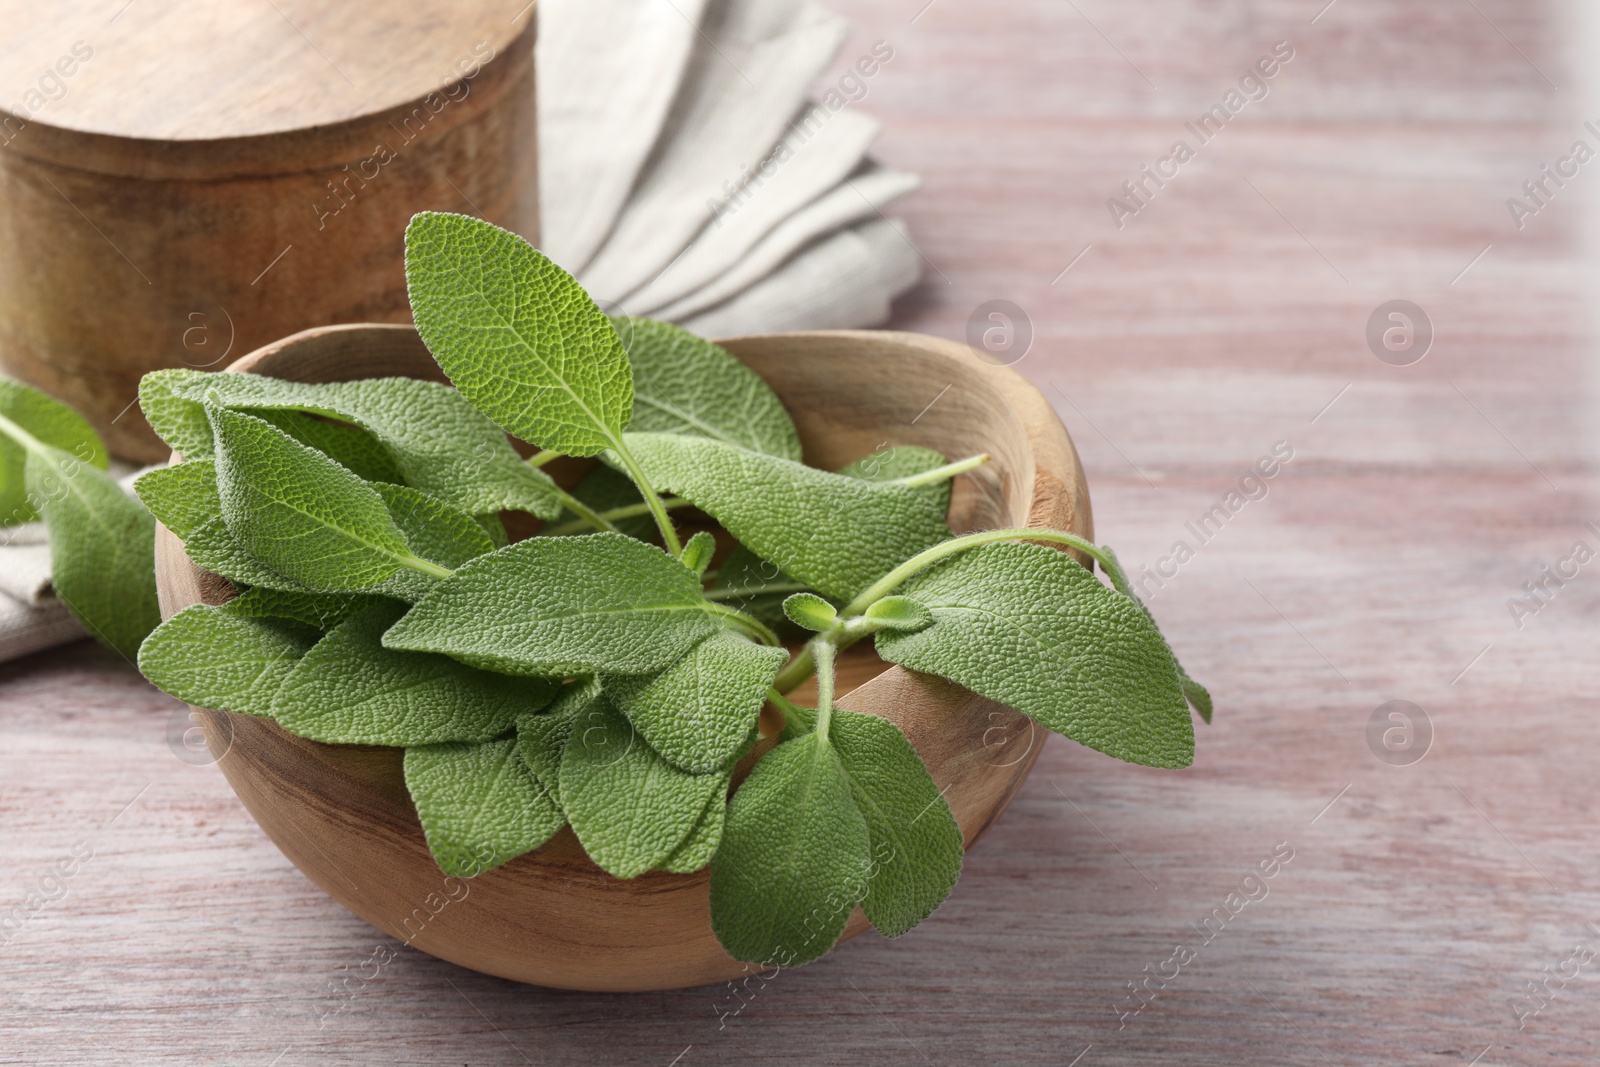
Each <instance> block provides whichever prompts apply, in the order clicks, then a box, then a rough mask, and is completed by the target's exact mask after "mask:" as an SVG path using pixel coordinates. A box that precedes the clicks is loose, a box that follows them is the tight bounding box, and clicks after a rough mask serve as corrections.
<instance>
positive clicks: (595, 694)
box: [517, 678, 600, 811]
mask: <svg viewBox="0 0 1600 1067" xmlns="http://www.w3.org/2000/svg"><path fill="white" fill-rule="evenodd" d="M599 699H600V683H599V682H596V681H595V680H594V679H592V678H591V679H589V680H588V681H582V682H573V683H571V684H569V685H566V686H564V687H563V688H562V690H561V693H560V694H559V695H558V696H557V697H556V699H555V701H554V702H553V703H552V704H551V705H550V706H549V707H548V708H546V709H545V710H544V711H542V712H539V713H538V714H532V715H519V716H517V750H518V751H519V752H521V753H522V762H524V763H526V764H527V765H528V769H529V770H530V771H532V772H533V776H534V777H535V778H537V779H539V784H541V785H543V786H544V787H545V789H547V790H548V791H549V793H550V796H551V798H552V799H554V800H555V802H556V806H557V807H560V808H561V809H562V811H565V810H566V806H565V805H564V804H562V802H561V755H562V753H563V752H565V751H566V748H567V738H568V737H570V736H571V735H572V724H573V722H575V721H576V720H577V718H578V717H579V716H580V715H582V714H584V713H586V712H587V711H588V710H589V707H590V706H591V705H592V704H593V703H594V702H595V701H596V700H599Z"/></svg>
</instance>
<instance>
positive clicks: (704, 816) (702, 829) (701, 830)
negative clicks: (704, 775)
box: [660, 780, 728, 874]
mask: <svg viewBox="0 0 1600 1067" xmlns="http://www.w3.org/2000/svg"><path fill="white" fill-rule="evenodd" d="M727 792H728V790H727V784H726V780H724V783H723V787H722V788H721V789H716V790H713V791H712V793H711V796H710V797H708V798H706V810H705V811H704V812H702V813H701V815H700V821H699V822H697V823H695V824H694V829H693V830H691V831H689V836H688V837H686V838H684V839H683V844H681V845H679V846H678V847H677V848H676V849H674V850H673V853H672V855H670V856H668V857H667V858H666V859H664V860H662V861H661V865H660V866H661V869H662V870H664V871H670V872H671V873H673V874H692V873H693V872H695V871H698V870H700V868H702V867H704V866H705V865H706V864H708V863H710V862H711V857H713V856H715V855H716V854H717V847H718V846H719V845H721V844H722V830H723V826H724V825H725V824H726V821H727V815H728V797H727Z"/></svg>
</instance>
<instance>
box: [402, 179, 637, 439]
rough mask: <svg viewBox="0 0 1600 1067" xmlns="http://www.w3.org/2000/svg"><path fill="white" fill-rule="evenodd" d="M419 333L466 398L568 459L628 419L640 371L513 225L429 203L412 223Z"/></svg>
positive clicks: (410, 255)
mask: <svg viewBox="0 0 1600 1067" xmlns="http://www.w3.org/2000/svg"><path fill="white" fill-rule="evenodd" d="M406 283H407V285H408V286H409V288H410V293H411V312H412V315H413V317H414V318H415V319H416V323H417V332H418V333H420V334H421V335H422V340H423V343H425V344H426V345H427V346H428V351H430V352H432V353H433V357H434V359H436V360H438V361H439V366H440V367H442V368H443V369H444V372H445V374H447V375H448V376H449V377H450V380H451V381H452V382H454V383H455V386H456V388H457V389H458V390H460V391H461V394H462V395H463V396H465V397H466V398H467V399H468V400H469V401H471V402H472V405H473V406H474V407H476V408H477V409H478V410H479V411H481V412H483V413H484V414H485V415H487V416H489V418H491V419H493V420H494V421H495V422H497V423H499V424H500V425H501V426H503V427H504V428H505V429H506V430H507V431H509V432H510V433H511V434H513V435H514V436H516V437H519V438H521V439H522V440H524V441H527V442H528V443H529V444H534V445H538V446H539V447H540V448H548V449H554V450H555V451H558V452H562V453H565V454H567V455H571V456H592V455H594V454H596V453H598V452H600V451H602V450H603V449H605V448H608V447H610V446H611V445H612V444H613V443H614V442H615V441H616V440H617V438H618V436H619V435H620V434H621V433H622V431H623V429H624V428H625V427H626V426H627V425H628V418H629V415H630V413H631V411H632V408H633V384H632V373H631V371H630V369H629V366H628V357H627V353H625V352H624V351H623V348H622V340H621V339H620V338H619V337H618V336H617V331H616V329H615V328H614V327H613V326H612V325H611V322H610V320H608V319H607V318H606V317H605V314H604V312H602V311H601V310H600V309H599V308H598V307H597V306H595V302H594V301H593V300H591V299H590V298H589V294H588V293H586V292H584V290H583V287H582V286H581V285H579V284H578V282H577V281H576V280H575V279H574V278H573V277H572V275H570V274H568V273H567V272H566V271H564V270H562V269H561V268H560V267H558V266H556V264H555V263H554V262H552V261H551V260H550V259H549V258H548V257H547V256H545V255H544V254H543V253H541V252H539V251H538V250H537V249H535V248H534V247H533V246H532V245H530V244H529V243H528V242H527V241H525V240H523V239H522V238H521V237H518V236H517V235H516V234H514V233H511V232H510V231H508V230H502V229H500V228H499V227H498V226H492V225H490V224H489V223H487V222H483V221H481V220H479V219H474V218H469V217H468V216H465V215H448V214H441V213H439V212H434V211H425V212H422V213H421V214H418V215H416V216H413V218H412V219H411V223H410V225H408V226H407V227H406Z"/></svg>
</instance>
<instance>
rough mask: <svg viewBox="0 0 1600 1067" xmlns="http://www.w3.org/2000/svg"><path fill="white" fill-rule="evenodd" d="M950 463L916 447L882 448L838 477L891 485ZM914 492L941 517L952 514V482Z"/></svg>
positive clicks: (852, 464) (926, 486) (915, 488)
mask: <svg viewBox="0 0 1600 1067" xmlns="http://www.w3.org/2000/svg"><path fill="white" fill-rule="evenodd" d="M948 462H950V461H949V460H947V459H945V458H944V457H943V456H941V455H940V454H939V453H937V452H935V451H934V450H933V449H931V448H921V447H919V446H917V445H896V446H895V447H893V448H883V449H879V450H878V451H876V452H873V453H872V454H870V455H866V456H862V457H861V458H860V459H858V460H856V461H855V462H854V463H851V464H849V465H848V466H844V467H840V468H839V473H840V474H845V475H849V476H850V477H852V478H863V479H865V480H867V481H869V482H892V481H894V480H895V479H896V478H909V477H911V476H912V475H914V474H922V473H924V472H926V471H931V470H933V469H935V468H936V467H942V466H944V465H945V464H946V463H948ZM913 491H914V492H917V493H921V494H922V495H924V496H926V497H927V498H928V502H929V504H930V506H932V507H933V509H934V510H935V511H937V512H938V513H939V514H940V515H948V514H949V513H950V480H949V479H948V478H947V479H945V480H944V481H939V482H934V483H933V484H932V485H919V486H915V487H914V488H913Z"/></svg>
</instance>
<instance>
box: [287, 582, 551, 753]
mask: <svg viewBox="0 0 1600 1067" xmlns="http://www.w3.org/2000/svg"><path fill="white" fill-rule="evenodd" d="M405 610H406V608H405V605H403V604H394V603H379V604H376V605H374V606H372V607H369V608H367V609H365V610H363V611H361V612H360V613H358V614H356V615H354V616H352V617H350V618H348V619H346V620H345V621H343V622H341V623H339V624H338V625H337V626H336V627H334V629H333V630H331V631H330V632H329V633H328V634H327V635H326V636H325V637H323V639H322V640H321V641H318V642H317V643H316V645H315V646H314V647H313V648H312V649H311V650H310V651H309V652H307V653H306V654H305V656H303V657H302V658H301V660H300V662H299V664H298V665H297V666H296V667H295V669H294V670H293V672H291V673H290V675H289V677H288V678H287V680H285V682H284V683H283V686H282V687H281V688H280V689H279V690H278V696H277V699H276V700H274V701H273V705H272V715H273V718H275V719H277V720H278V723H279V725H281V726H282V727H283V728H284V729H285V730H288V731H289V732H290V733H292V734H299V735H300V736H301V737H309V738H310V739H311V740H313V741H325V742H327V743H329V744H337V745H393V746H397V747H401V748H405V747H409V746H412V745H433V744H439V743H441V742H444V741H488V740H490V739H492V738H495V737H499V736H500V735H502V734H504V733H506V731H508V730H510V729H511V728H512V726H513V725H514V723H515V722H516V719H517V716H518V715H522V714H526V713H528V712H532V711H535V710H537V709H538V708H540V707H542V706H543V705H545V704H546V703H548V702H549V700H550V698H551V697H552V696H554V695H555V692H556V689H557V688H558V683H557V682H554V681H542V680H539V679H532V678H511V677H507V676H506V675H503V674H491V673H490V672H488V671H480V670H476V669H474V668H472V667H468V666H466V665H465V664H462V663H457V662H456V661H455V660H453V659H451V658H450V657H448V656H439V655H434V654H432V653H427V652H395V651H392V650H390V649H387V648H384V647H383V644H382V638H383V632H384V631H385V630H387V629H388V628H389V627H390V626H391V625H393V624H394V622H395V620H396V619H398V618H399V617H400V616H401V615H402V614H404V613H405Z"/></svg>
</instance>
